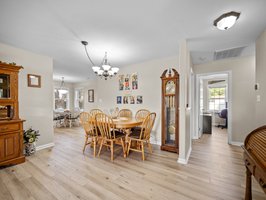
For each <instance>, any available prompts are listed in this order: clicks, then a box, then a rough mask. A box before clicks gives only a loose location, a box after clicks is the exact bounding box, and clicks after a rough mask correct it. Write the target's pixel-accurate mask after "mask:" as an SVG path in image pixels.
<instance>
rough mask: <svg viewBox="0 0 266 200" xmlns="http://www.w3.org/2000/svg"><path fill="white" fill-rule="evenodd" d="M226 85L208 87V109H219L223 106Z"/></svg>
mask: <svg viewBox="0 0 266 200" xmlns="http://www.w3.org/2000/svg"><path fill="white" fill-rule="evenodd" d="M225 102H226V87H225V86H222V87H209V110H210V111H220V110H222V109H224V108H225Z"/></svg>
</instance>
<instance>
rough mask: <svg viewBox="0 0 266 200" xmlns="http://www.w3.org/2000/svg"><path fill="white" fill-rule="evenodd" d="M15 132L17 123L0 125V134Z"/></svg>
mask: <svg viewBox="0 0 266 200" xmlns="http://www.w3.org/2000/svg"><path fill="white" fill-rule="evenodd" d="M17 130H19V123H14V124H1V125H0V133H4V132H10V131H17Z"/></svg>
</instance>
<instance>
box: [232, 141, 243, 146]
mask: <svg viewBox="0 0 266 200" xmlns="http://www.w3.org/2000/svg"><path fill="white" fill-rule="evenodd" d="M230 144H231V145H234V146H239V147H240V146H242V145H244V143H243V142H233V141H232V142H231V143H230Z"/></svg>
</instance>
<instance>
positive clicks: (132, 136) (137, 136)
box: [129, 130, 141, 139]
mask: <svg viewBox="0 0 266 200" xmlns="http://www.w3.org/2000/svg"><path fill="white" fill-rule="evenodd" d="M140 132H141V130H139V131H138V130H134V131H132V133H131V134H130V135H129V137H131V138H137V139H139V137H140Z"/></svg>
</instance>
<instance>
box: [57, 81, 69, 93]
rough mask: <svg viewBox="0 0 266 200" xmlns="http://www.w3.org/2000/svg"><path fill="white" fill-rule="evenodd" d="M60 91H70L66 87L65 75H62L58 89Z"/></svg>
mask: <svg viewBox="0 0 266 200" xmlns="http://www.w3.org/2000/svg"><path fill="white" fill-rule="evenodd" d="M58 92H59V93H60V94H66V93H68V90H67V89H66V88H65V81H64V77H62V81H61V84H60V88H59V89H58Z"/></svg>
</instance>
